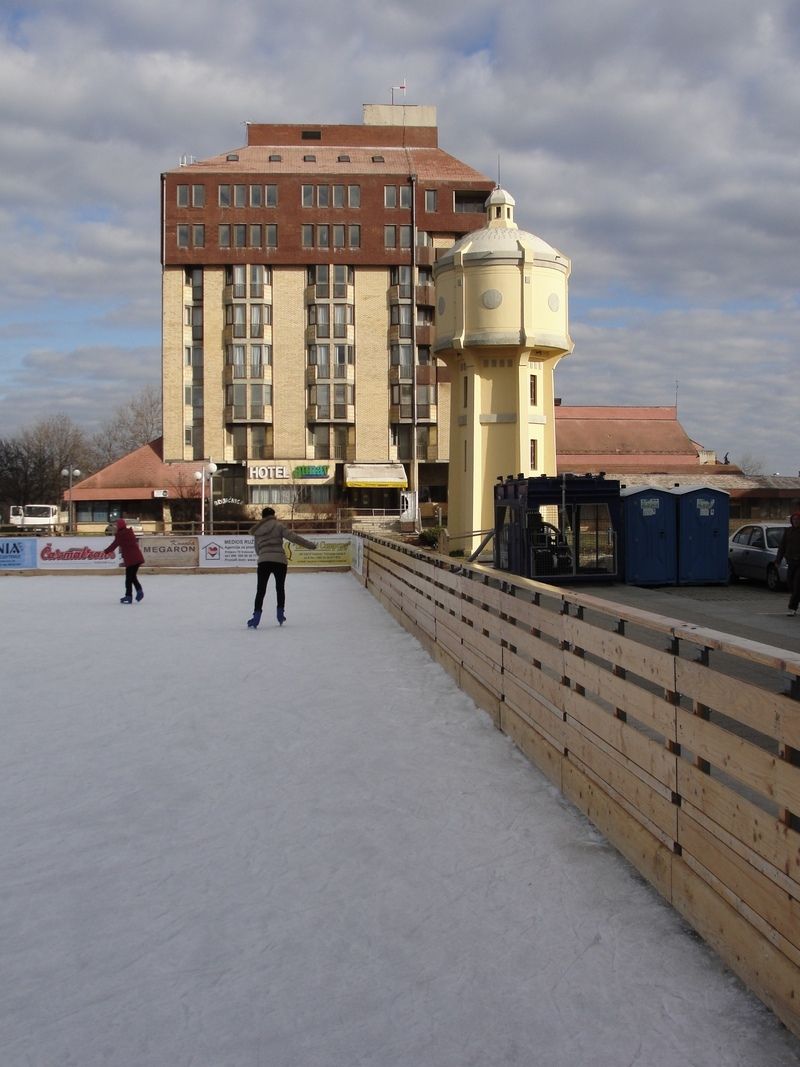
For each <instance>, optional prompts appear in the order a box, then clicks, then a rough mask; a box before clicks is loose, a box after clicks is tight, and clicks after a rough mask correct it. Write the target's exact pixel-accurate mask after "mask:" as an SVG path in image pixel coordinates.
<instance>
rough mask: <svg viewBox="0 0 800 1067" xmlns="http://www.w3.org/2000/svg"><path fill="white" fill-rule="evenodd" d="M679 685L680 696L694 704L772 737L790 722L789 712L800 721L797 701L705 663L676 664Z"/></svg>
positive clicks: (681, 660) (676, 683)
mask: <svg viewBox="0 0 800 1067" xmlns="http://www.w3.org/2000/svg"><path fill="white" fill-rule="evenodd" d="M675 685H676V688H677V689H678V692H680V693H683V694H684V695H686V696H690V697H691V698H692V700H697V701H699V702H700V703H701V704H705V705H706V706H707V707H709V708H716V710H717V711H721V712H722V713H723V714H724V715H727V716H729V717H730V718H731V719H736V720H737V721H738V722H742V723H744V724H745V725H746V726H750V727H752V729H754V730H758V731H759V732H760V733H762V734H766V735H767V736H768V737H778V734H779V731H780V729H781V720H782V719H785V718H786V713H787V711H788V710H791V712H792V714H793V716H794V718H796V719H798V720H800V706H799V705H798V704H797V702H796V701H794V700H791V699H790V698H789V697H786V696H782V695H781V694H779V693H771V692H769V690H767V689H762V688H761V687H760V686H757V685H752V684H751V683H750V682H745V681H743V680H742V679H741V678H731V677H730V676H728V675H724V674H720V673H719V672H718V671H715V670H712V669H711V668H709V667H706V666H704V665H703V664H702V663H695V662H693V661H691V660H684V659H679V660H678V661H677V663H676V672H675ZM787 725H789V724H787ZM795 735H796V732H795ZM796 736H797V735H796Z"/></svg>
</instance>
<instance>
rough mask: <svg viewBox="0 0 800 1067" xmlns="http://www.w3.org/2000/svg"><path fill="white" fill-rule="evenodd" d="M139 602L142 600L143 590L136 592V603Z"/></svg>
mask: <svg viewBox="0 0 800 1067" xmlns="http://www.w3.org/2000/svg"><path fill="white" fill-rule="evenodd" d="M140 600H144V589H137V590H136V603H137V604H138V603H139V601H140Z"/></svg>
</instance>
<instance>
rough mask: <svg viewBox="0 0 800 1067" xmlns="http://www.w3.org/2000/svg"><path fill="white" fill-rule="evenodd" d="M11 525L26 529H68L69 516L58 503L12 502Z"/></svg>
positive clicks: (54, 530)
mask: <svg viewBox="0 0 800 1067" xmlns="http://www.w3.org/2000/svg"><path fill="white" fill-rule="evenodd" d="M8 521H9V525H10V526H19V527H20V528H21V529H24V530H31V531H33V530H49V531H50V533H55V532H56V531H57V530H60V529H66V526H67V523H68V522H69V517H68V514H67V512H66V511H61V509H60V508H59V507H58V505H57V504H21V505H20V504H12V505H11V508H10V511H9V518H8Z"/></svg>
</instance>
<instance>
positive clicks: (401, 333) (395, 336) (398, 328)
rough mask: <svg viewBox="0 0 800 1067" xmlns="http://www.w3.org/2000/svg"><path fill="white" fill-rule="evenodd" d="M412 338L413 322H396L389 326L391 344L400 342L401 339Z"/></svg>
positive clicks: (408, 339) (407, 339)
mask: <svg viewBox="0 0 800 1067" xmlns="http://www.w3.org/2000/svg"><path fill="white" fill-rule="evenodd" d="M410 340H411V323H410V322H401V323H395V324H394V325H392V326H390V327H389V344H398V343H399V342H400V341H410Z"/></svg>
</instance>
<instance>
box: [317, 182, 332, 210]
mask: <svg viewBox="0 0 800 1067" xmlns="http://www.w3.org/2000/svg"><path fill="white" fill-rule="evenodd" d="M330 205H331V187H330V186H329V185H318V186H317V207H330Z"/></svg>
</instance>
